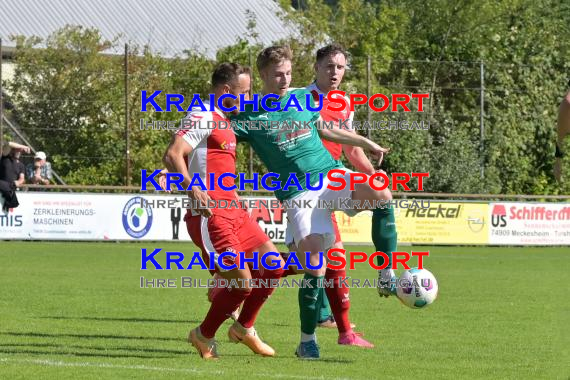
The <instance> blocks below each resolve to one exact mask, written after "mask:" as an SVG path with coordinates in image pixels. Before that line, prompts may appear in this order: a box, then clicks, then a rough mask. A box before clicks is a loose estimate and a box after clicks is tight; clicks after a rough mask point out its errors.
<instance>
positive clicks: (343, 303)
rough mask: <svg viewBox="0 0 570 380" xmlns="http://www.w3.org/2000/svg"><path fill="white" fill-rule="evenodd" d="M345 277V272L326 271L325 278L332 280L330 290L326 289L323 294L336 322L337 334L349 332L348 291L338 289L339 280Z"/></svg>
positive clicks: (345, 288) (342, 270) (344, 288)
mask: <svg viewBox="0 0 570 380" xmlns="http://www.w3.org/2000/svg"><path fill="white" fill-rule="evenodd" d="M344 277H346V271H345V270H344V269H341V270H333V269H327V271H326V274H325V278H326V279H327V280H331V279H332V280H333V281H334V282H333V283H334V286H333V287H332V288H330V287H326V288H325V292H326V294H327V296H328V299H329V301H330V303H331V309H332V313H333V315H334V319H335V321H336V326H337V328H338V332H339V333H341V334H342V333H345V332H347V331H351V330H352V329H351V328H350V320H349V319H348V311H349V310H350V298H349V297H348V293H349V289H348V287H346V286H343V287H340V286H339V284H340V279H341V278H344Z"/></svg>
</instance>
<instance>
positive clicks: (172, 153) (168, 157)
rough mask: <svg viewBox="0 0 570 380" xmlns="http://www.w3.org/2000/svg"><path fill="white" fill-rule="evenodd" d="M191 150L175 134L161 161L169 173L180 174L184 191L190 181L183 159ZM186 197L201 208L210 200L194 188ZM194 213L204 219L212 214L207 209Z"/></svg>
mask: <svg viewBox="0 0 570 380" xmlns="http://www.w3.org/2000/svg"><path fill="white" fill-rule="evenodd" d="M192 150H193V148H192V145H190V144H189V143H188V142H187V141H186V140H185V139H184V137H182V136H179V135H178V134H176V135H174V136H173V137H172V141H171V142H170V145H169V146H168V148H167V149H166V153H165V154H164V157H163V159H162V161H163V162H164V165H166V168H167V169H168V171H169V172H171V173H180V174H181V175H182V176H183V178H184V179H183V181H182V186H183V187H184V188H185V189H187V188H188V187H189V186H190V183H191V182H192V180H191V178H190V173H189V172H188V167H187V166H186V161H185V160H184V157H185V156H188V155H189V154H190V153H192ZM188 196H189V197H190V198H192V199H196V200H198V201H199V202H200V204H202V205H203V206H206V205H207V204H208V200H209V199H210V196H209V195H208V193H206V192H205V191H203V190H201V189H199V188H198V187H196V186H193V187H192V189H191V190H190V191H188ZM196 211H197V212H198V213H200V214H202V215H204V216H206V217H209V216H211V215H212V212H211V211H210V210H209V209H207V208H203V209H198V210H196Z"/></svg>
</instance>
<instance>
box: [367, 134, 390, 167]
mask: <svg viewBox="0 0 570 380" xmlns="http://www.w3.org/2000/svg"><path fill="white" fill-rule="evenodd" d="M364 149H366V150H367V151H369V152H370V153H371V155H372V157H374V158H375V159H377V160H380V162H382V158H383V157H384V153H388V152H390V149H389V148H382V147H381V146H380V145H378V144H376V143H375V142H374V141H370V140H368V139H367V140H366V146H365V147H364Z"/></svg>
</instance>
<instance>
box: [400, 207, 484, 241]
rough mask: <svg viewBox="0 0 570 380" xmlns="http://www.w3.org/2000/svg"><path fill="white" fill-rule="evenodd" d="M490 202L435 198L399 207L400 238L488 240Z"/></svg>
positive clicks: (417, 239)
mask: <svg viewBox="0 0 570 380" xmlns="http://www.w3.org/2000/svg"><path fill="white" fill-rule="evenodd" d="M488 207H489V205H488V204H487V203H475V202H435V201H430V206H429V207H428V208H425V209H421V208H413V209H396V224H397V226H398V241H399V242H402V243H413V244H469V245H470V244H488V243H489V229H488V227H487V226H488Z"/></svg>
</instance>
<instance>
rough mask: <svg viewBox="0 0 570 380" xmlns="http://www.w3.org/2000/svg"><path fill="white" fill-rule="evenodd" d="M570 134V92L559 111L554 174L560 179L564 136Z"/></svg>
mask: <svg viewBox="0 0 570 380" xmlns="http://www.w3.org/2000/svg"><path fill="white" fill-rule="evenodd" d="M569 134H570V92H568V93H567V94H566V96H565V97H564V99H563V100H562V103H560V109H559V111H558V124H557V140H556V155H555V157H556V160H555V163H554V176H555V177H556V179H557V180H558V181H560V178H561V176H562V157H564V154H565V152H563V151H562V145H563V144H562V143H563V141H564V138H565V137H566V136H567V135H569Z"/></svg>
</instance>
